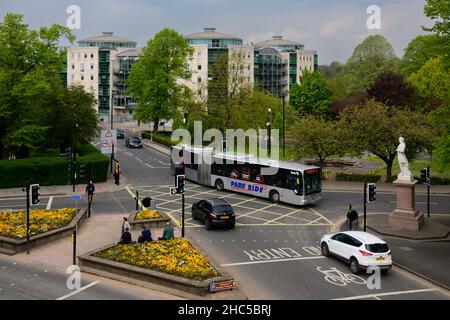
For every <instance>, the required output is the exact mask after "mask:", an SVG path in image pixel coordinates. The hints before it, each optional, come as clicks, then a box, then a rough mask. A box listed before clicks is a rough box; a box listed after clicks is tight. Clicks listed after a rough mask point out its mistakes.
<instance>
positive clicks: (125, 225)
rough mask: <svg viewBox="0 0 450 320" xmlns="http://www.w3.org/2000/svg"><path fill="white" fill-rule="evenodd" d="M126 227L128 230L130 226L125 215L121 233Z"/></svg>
mask: <svg viewBox="0 0 450 320" xmlns="http://www.w3.org/2000/svg"><path fill="white" fill-rule="evenodd" d="M126 229H128V230H130V229H131V226H130V223H129V222H128V218H127V217H123V223H122V233H124V232H125V230H126Z"/></svg>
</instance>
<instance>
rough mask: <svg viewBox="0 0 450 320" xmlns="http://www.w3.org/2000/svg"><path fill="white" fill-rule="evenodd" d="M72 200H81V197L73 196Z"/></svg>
mask: <svg viewBox="0 0 450 320" xmlns="http://www.w3.org/2000/svg"><path fill="white" fill-rule="evenodd" d="M72 200H81V196H80V195H75V196H72Z"/></svg>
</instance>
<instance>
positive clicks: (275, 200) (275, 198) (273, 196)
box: [269, 190, 280, 203]
mask: <svg viewBox="0 0 450 320" xmlns="http://www.w3.org/2000/svg"><path fill="white" fill-rule="evenodd" d="M269 199H270V201H272V202H273V203H278V202H280V194H279V193H278V191H273V190H272V191H270V193H269Z"/></svg>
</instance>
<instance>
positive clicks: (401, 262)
mask: <svg viewBox="0 0 450 320" xmlns="http://www.w3.org/2000/svg"><path fill="white" fill-rule="evenodd" d="M387 214H388V213H386V215H387ZM372 218H373V215H372ZM425 219H426V221H425V222H426V223H427V222H428V223H429V222H430V221H431V222H435V223H439V224H442V225H447V226H449V225H450V215H437V216H432V217H430V218H425ZM362 220H363V219H359V221H360V223H359V225H356V223H355V224H354V225H353V227H352V228H353V230H358V231H362V230H363V224H362V223H363V222H362ZM367 220H368V224H370V221H371V215H370V214H369V215H368V217H367ZM337 230H340V231H348V230H350V229H349V225H348V223H346V222H345V221H342V220H341V221H340V222H338V223H337ZM367 230H368V232H370V233H372V234H374V235H376V236H378V237H379V238H381V239H383V240H384V241H386V243H387V244H388V245H389V247H390V249H391V251H392V259H393V263H394V265H396V266H398V267H400V268H402V269H404V270H407V271H408V272H411V273H413V274H415V275H417V276H419V277H421V278H423V279H425V280H427V281H430V282H432V283H434V284H436V285H438V286H440V287H442V288H444V289H446V290H449V291H450V273H449V272H448V270H450V254H449V252H450V237H446V238H444V239H439V240H433V241H427V240H412V239H407V238H400V237H393V236H387V235H381V234H379V233H377V232H376V231H374V230H373V229H371V228H368V229H367Z"/></svg>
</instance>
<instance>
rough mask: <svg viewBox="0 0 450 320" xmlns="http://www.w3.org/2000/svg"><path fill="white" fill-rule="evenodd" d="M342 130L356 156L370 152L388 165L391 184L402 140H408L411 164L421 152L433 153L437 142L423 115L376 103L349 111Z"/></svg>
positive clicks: (343, 120)
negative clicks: (430, 151) (399, 142)
mask: <svg viewBox="0 0 450 320" xmlns="http://www.w3.org/2000/svg"><path fill="white" fill-rule="evenodd" d="M339 127H340V128H341V130H342V132H343V138H342V140H343V141H345V143H346V145H347V146H348V148H349V150H353V152H354V153H355V154H359V153H361V152H364V151H369V152H371V153H373V154H374V155H376V156H377V157H378V158H380V159H381V160H383V161H384V162H385V163H386V178H387V181H391V180H392V165H393V163H394V160H395V157H396V156H397V151H396V149H397V146H398V139H399V137H404V138H405V141H406V145H407V150H406V151H407V156H408V159H409V160H410V161H411V160H413V159H414V157H415V156H416V154H417V153H418V152H420V151H423V150H430V149H431V145H432V143H433V141H434V139H435V132H434V130H433V128H432V127H431V126H430V124H429V121H428V119H427V118H426V117H424V116H423V114H421V113H418V112H413V111H409V110H407V109H399V108H395V109H392V108H389V107H388V106H386V105H384V104H382V103H379V102H376V101H373V100H370V101H367V102H366V103H365V104H363V105H358V106H353V107H350V108H346V109H345V110H344V111H343V112H342V113H341V119H340V122H339Z"/></svg>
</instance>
